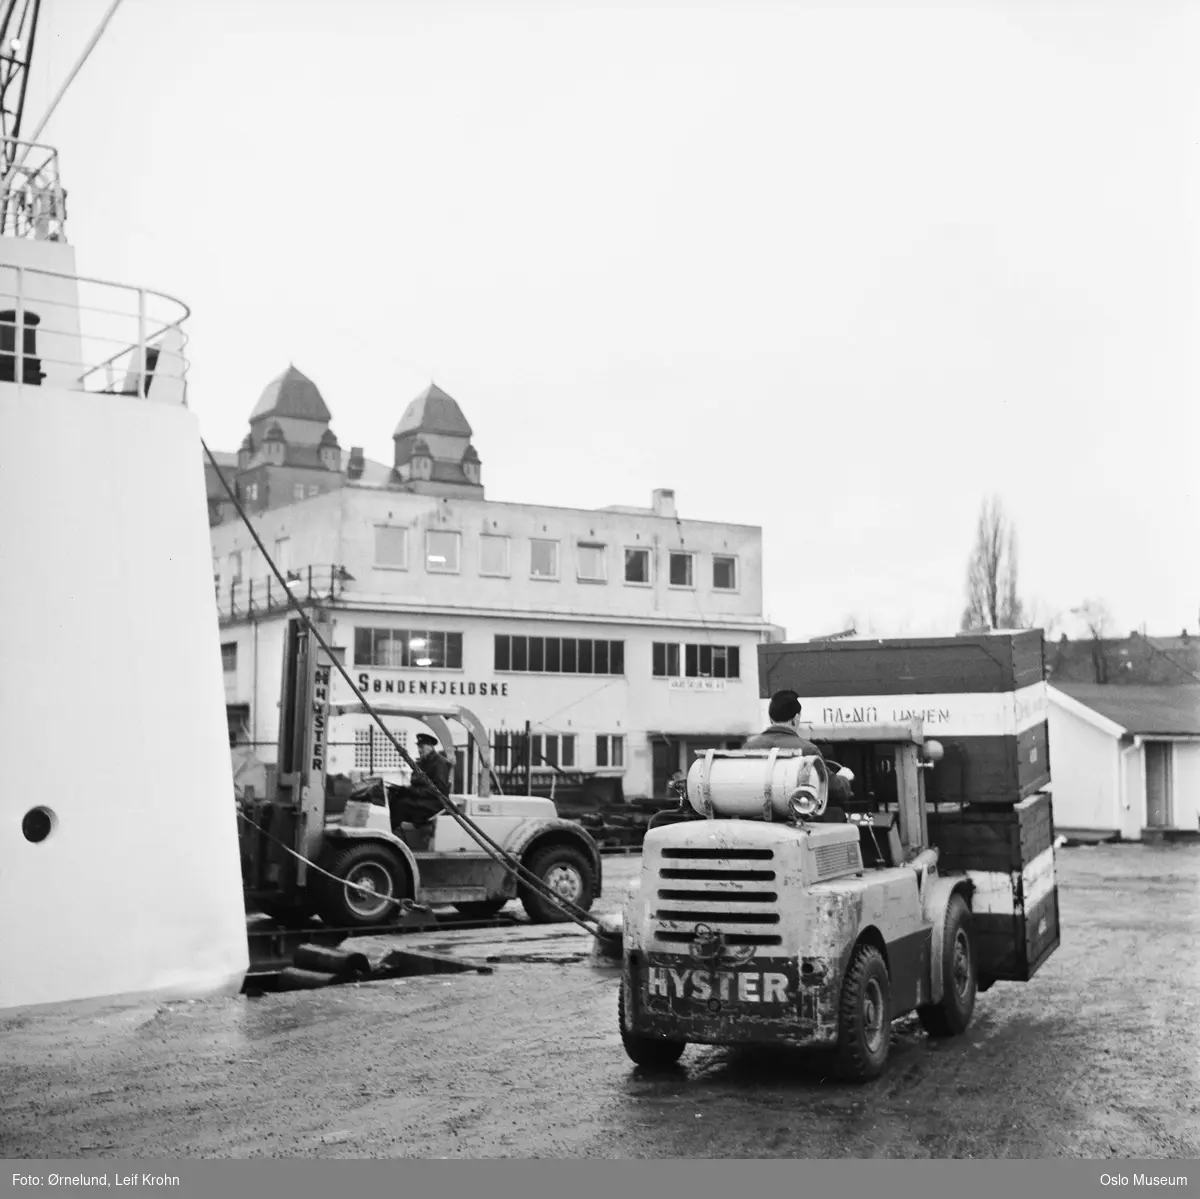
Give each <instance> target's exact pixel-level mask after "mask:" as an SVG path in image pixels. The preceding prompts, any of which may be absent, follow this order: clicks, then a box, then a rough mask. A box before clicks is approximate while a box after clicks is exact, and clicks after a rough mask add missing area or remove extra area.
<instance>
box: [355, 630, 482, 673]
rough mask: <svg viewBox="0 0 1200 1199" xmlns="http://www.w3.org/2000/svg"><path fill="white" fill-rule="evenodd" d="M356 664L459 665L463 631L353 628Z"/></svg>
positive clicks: (436, 667)
mask: <svg viewBox="0 0 1200 1199" xmlns="http://www.w3.org/2000/svg"><path fill="white" fill-rule="evenodd" d="M354 664H355V666H379V667H383V668H384V669H392V670H408V669H411V668H414V667H416V668H420V669H429V670H461V669H462V634H461V633H444V632H437V631H433V630H429V629H355V630H354Z"/></svg>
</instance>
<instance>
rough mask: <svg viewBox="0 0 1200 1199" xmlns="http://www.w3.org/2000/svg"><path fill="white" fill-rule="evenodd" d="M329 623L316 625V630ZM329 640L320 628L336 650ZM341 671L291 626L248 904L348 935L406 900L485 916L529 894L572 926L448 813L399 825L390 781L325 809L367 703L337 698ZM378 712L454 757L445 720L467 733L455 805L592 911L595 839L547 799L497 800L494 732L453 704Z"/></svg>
mask: <svg viewBox="0 0 1200 1199" xmlns="http://www.w3.org/2000/svg"><path fill="white" fill-rule="evenodd" d="M321 623H322V622H321V621H320V620H319V619H318V620H317V621H316V622H315V624H316V626H317V627H318V628H320V627H321ZM328 632H329V630H328V628H327V627H326V628H325V629H324V630H323V632H322V635H323V636H324V638H325V641H326V644H328V643H329V637H328ZM332 670H333V667H332V664H331V663H330V662H329V661H328V659H327V658H326V657H325V654H324V652H323V651H322V650H321V648H320V644H319V643H318V641H317V639H316V637H315V636H314V635H313V633H312V632H311V631H309V630H308V629H307V628H306V627H305V626H304V624H303V623H302V622H301V621H299V620H292V621H290V622H289V625H288V630H287V637H286V641H285V655H284V667H283V683H282V701H281V703H280V731H279V750H278V763H277V766H276V770H275V772H274V775H275V778H274V786H273V788H271V790H272V793H271V794H269V795H268V796H267V797H265V798H263V799H255V798H254V797H253V796H250V797H249V798H248V799H247V800H246V801H245V802H244V803H243V805H242V809H243V814H244V816H245V820H244V821H243V822H242V828H241V850H242V879H243V886H244V889H245V893H246V900H247V905H248V906H249V907H251V908H254V909H255V910H257V911H260V912H262V913H263V914H265V915H267V916H270V917H272V918H273V919H275V920H278V921H280V922H282V923H285V924H287V923H302V922H303V921H305V920H307V919H308V918H309V917H311V916H314V915H316V916H319V917H320V918H321V920H322V922H323V923H324V924H326V925H329V926H330V927H331V928H339V929H346V928H349V929H354V928H368V927H375V926H380V925H387V924H392V923H395V922H397V921H398V920H400V919H401V916H402V911H403V909H404V907H405V905H404V902H403V901H405V900H408V901H412V902H415V903H417V904H419V905H421V906H424V907H427V908H428V907H434V906H438V905H453V906H454V907H455V908H457V909H458V910H459V911H460V912H461V913H462V914H464V915H465V916H468V917H471V918H479V917H487V916H491V915H494V914H495V913H496V912H498V911H500V909H501V908H503V907H504V906H505V904H507V903H508V902H509V901H510V900H511V899H514V898H519V899H520V900H521V902H522V905H523V906H524V908H525V910H526V912H527V913H528V914H529V916H530V918H531V919H532V920H534V921H537V922H540V923H554V922H558V921H562V920H566V919H568V918H569V917H567V916H566V915H565V913H564V912H563V911H562V910H561V909H560V908H559V907H557V906H556V905H555V904H553V903H552V902H550V901H549V900H548V899H547V898H546V897H545V896H542V895H539V894H537V893H536V892H535V891H534V890H533V889H532V888H529V887H527V886H525V885H524V884H519V883H518V882H517V881H516V879H515V878H514V876H513V874H512V872H511V871H510V870H508V869H506V868H505V867H504V866H503V865H502V864H501V863H500V862H498V861H497V860H496V859H495V857H493V856H491V855H489V854H488V853H487V852H486V851H485V850H484V849H483V848H482V847H481V846H480V845H479V843H478V842H476V841H475V840H474V839H473V838H472V837H471V836H470V834H469V833H468V832H467V831H466V830H465V829H464V828H463V827H462V826H461V825H460V824H459V823H458V822H457V821H456V820H455V819H454V817H453V816H451V815H450V814H449V813H448V812H440V813H438V814H437V815H436V816H434V817H433V820H432V822H431V825H432V827H431V828H430V827H425V828H420V827H416V826H413V825H410V824H401V825H400V826H399V828H398V829H393V828H392V824H391V817H390V813H389V810H388V807H387V803H386V799H385V798H384V797H385V795H386V786H381V787H379V788H378V796H379V798H378V800H377V801H376V802H363V801H360V800H350V801H349V802H347V803H346V804H345V807H344V810H343V811H341V812H340V813H339V814H333V813H331V812H330V811H329V809H330V808H331V807H335V806H336V805H334V804H331V802H330V800H331V791H330V787H329V780H328V779H327V762H328V749H329V729H330V721H331V720H332V719H334V718H336V717H339V716H345V715H350V714H354V713H361V712H364V711H365V710H366V707H365V705H363V704H361V703H357V704H335V703H333V702H331V695H332V689H331V672H332ZM374 711H375V712H377V713H378V714H379V715H381V716H389V717H401V718H407V719H411V720H416V721H419V722H421V723H423V724H424V725H426V726H427V727H428V728H429V729H430V730H431V731H432V732H433V733H434V734H435V735H436V736H437V738H438V740H439V741H440V742H441V744H442V746H443V748H444V749H445V750H446V752H447V753H448V754H449V755H450V756H451V759H452V760H453V755H454V749H455V746H454V740H453V735H452V731H451V728H450V725H449V723H448V722H449V721H451V720H453V721H456V722H457V723H458V724H459V725H461V726H463V727H465V728H466V730H467V733H468V735H469V736H470V738H471V740H472V742H473V748H474V753H473V754H471V755H469V758H470V759H471V760H473V761H475V762H476V763H477V764H478V769H477V770H475V771H474V772H473V773H474V774H475V776H476V777H475V778H474V779H468V780H466V793H465V794H456V795H451V796H450V799H451V801H452V802H453V803H454V806H455V808H456V810H457V811H458V812H459V813H460V814H462V815H464V816H466V817H467V818H468V819H469V820H470V821H471V823H472V824H474V825H475V826H477V827H478V828H479V829H480V830H481V831H482V832H484V833H485V834H487V836H488V837H489V838H490V839H491V840H492V841H493V842H494V843H496V844H498V845H499V846H500V847H501V849H503V850H504V851H506V852H507V853H509V854H511V855H512V856H513V857H514V858H516V859H517V860H518V861H519V862H520V863H521V865H522V866H524V867H525V868H526V869H527V870H528V871H530V872H531V873H532V874H534V875H535V876H537V877H538V878H539V879H540V880H541V881H542V883H543V884H545V885H546V886H548V887H549V888H550V890H551V891H552V892H553V893H555V894H557V895H559V896H561V897H562V898H563V899H564V900H566V901H568V902H569V903H570V904H572V905H573V906H574V907H576V908H578V909H581V910H583V911H587V910H588V909H589V908H590V907H591V906H592V904H593V903H594V901H595V900H596V898H597V897H598V896H599V895H600V890H601V882H602V874H601V859H600V851H599V849H598V847H597V845H596V843H595V841H594V840H593V839H592V838H591V836H589V834H588V833H587V831H586V830H585V829H583V828H582V827H581V826H580V825H578V824H574V823H572V822H570V821H567V820H562V819H559V817H558V813H557V811H556V809H555V807H554V804H553V803H552V802H551V801H550V800H548V799H539V798H534V797H528V796H513V797H510V796H505V795H503V794H499V793H496V792H493V789H492V783H493V780H494V778H495V774H494V771H493V769H492V765H491V756H490V753H489V746H488V741H487V735H486V732H485V730H484V727H483V725H482V724H481V723H480V721H479V720H478V718H477V717H476V716H475V715H474V714H473V713H471V712H470V711H468V710H467V709H466V708H462V707H459V706H458V705H454V704H448V705H440V706H434V705H406V706H403V707H378V706H375V707H374ZM378 781H379V782H381V783H382V782H383V780H382V779H380V780H378ZM368 790H369V788H368ZM310 864H312V865H315V866H317V867H319V869H318V870H313V869H312V868H311V865H310Z"/></svg>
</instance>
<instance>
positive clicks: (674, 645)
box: [650, 641, 684, 679]
mask: <svg viewBox="0 0 1200 1199" xmlns="http://www.w3.org/2000/svg"><path fill="white" fill-rule="evenodd" d="M659 649H661V650H662V651H663V652H662V661H663V670H662V671H661V672H660V671H659V670H658V664H657V661H656V659H657V657H658V653H657V651H658V650H659ZM672 651H674V652H672ZM672 657H673V658H674V660H675V669H674V670H672V669H671V659H672ZM650 677H651V678H655V679H679V678H683V677H684V676H683V654H682V653H681V652H680V648H679V642H678V641H652V642H651V643H650Z"/></svg>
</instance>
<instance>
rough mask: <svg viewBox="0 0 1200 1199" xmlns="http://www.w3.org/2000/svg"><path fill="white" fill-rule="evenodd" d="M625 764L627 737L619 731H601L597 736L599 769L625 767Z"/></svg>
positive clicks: (597, 763) (597, 764)
mask: <svg viewBox="0 0 1200 1199" xmlns="http://www.w3.org/2000/svg"><path fill="white" fill-rule="evenodd" d="M624 766H625V738H624V737H623V736H621V735H620V734H619V733H613V734H611V735H610V734H608V733H600V734H599V735H598V736H597V737H596V767H597V769H600V770H603V769H606V768H607V769H623V768H624Z"/></svg>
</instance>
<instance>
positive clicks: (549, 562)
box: [529, 537, 558, 579]
mask: <svg viewBox="0 0 1200 1199" xmlns="http://www.w3.org/2000/svg"><path fill="white" fill-rule="evenodd" d="M529 573H530V574H531V575H532V576H533V577H534V578H535V579H557V578H558V542H557V541H545V540H543V539H542V538H539V537H535V538H533V540H532V541H530V543H529Z"/></svg>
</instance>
